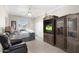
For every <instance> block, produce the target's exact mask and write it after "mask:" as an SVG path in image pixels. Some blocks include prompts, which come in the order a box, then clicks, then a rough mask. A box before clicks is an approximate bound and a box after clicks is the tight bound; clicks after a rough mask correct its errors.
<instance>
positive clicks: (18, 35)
mask: <svg viewBox="0 0 79 59" xmlns="http://www.w3.org/2000/svg"><path fill="white" fill-rule="evenodd" d="M27 37H30V35H29V32H27V31H20V32H18V33H16V34H15V35H13V38H15V39H22V38H27Z"/></svg>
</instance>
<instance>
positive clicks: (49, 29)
mask: <svg viewBox="0 0 79 59" xmlns="http://www.w3.org/2000/svg"><path fill="white" fill-rule="evenodd" d="M53 29H54V27H53V26H52V25H51V24H49V25H46V27H45V30H46V31H52V30H53Z"/></svg>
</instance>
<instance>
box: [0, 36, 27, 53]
mask: <svg viewBox="0 0 79 59" xmlns="http://www.w3.org/2000/svg"><path fill="white" fill-rule="evenodd" d="M15 42H16V43H15ZM15 42H13V43H12V42H11V41H10V40H9V39H8V37H7V36H6V35H0V43H1V45H2V47H3V53H27V52H28V51H27V50H28V49H27V45H26V43H20V41H15ZM17 42H19V43H17Z"/></svg>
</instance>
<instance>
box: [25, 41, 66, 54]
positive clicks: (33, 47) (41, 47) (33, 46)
mask: <svg viewBox="0 0 79 59" xmlns="http://www.w3.org/2000/svg"><path fill="white" fill-rule="evenodd" d="M26 44H27V46H28V52H29V53H65V52H64V51H63V50H61V49H59V48H57V47H54V46H52V45H49V44H48V43H46V42H41V41H39V40H33V41H29V42H26Z"/></svg>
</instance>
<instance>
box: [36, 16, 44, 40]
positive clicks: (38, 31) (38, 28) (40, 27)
mask: <svg viewBox="0 0 79 59" xmlns="http://www.w3.org/2000/svg"><path fill="white" fill-rule="evenodd" d="M35 34H36V36H35V38H36V39H37V40H40V41H43V19H42V17H39V18H37V19H36V21H35Z"/></svg>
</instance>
